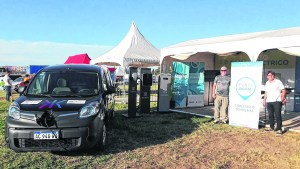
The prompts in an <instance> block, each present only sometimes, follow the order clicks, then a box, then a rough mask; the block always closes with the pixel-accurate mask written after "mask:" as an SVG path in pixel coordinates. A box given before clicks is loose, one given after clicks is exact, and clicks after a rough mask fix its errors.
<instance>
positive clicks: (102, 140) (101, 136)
mask: <svg viewBox="0 0 300 169" xmlns="http://www.w3.org/2000/svg"><path fill="white" fill-rule="evenodd" d="M102 124H103V125H102V127H100V128H99V130H98V140H97V148H99V149H100V150H104V148H105V145H106V135H107V130H106V125H105V123H104V122H103V123H102Z"/></svg>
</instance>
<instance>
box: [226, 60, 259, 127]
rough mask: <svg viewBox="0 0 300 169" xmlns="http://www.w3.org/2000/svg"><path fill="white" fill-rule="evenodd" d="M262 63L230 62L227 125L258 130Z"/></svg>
mask: <svg viewBox="0 0 300 169" xmlns="http://www.w3.org/2000/svg"><path fill="white" fill-rule="evenodd" d="M262 69H263V62H262V61H258V62H232V63H231V85H230V92H229V124H230V125H235V126H243V127H248V128H252V129H258V123H259V113H260V105H261V84H262Z"/></svg>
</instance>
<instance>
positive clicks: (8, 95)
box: [1, 70, 31, 101]
mask: <svg viewBox="0 0 300 169" xmlns="http://www.w3.org/2000/svg"><path fill="white" fill-rule="evenodd" d="M9 75H10V71H9V70H7V71H6V72H5V75H4V79H3V82H1V86H2V85H3V87H4V90H5V99H6V101H12V100H13V98H12V92H11V90H12V79H11V78H10V76H9ZM30 79H31V78H30V75H28V74H26V75H25V77H24V79H23V83H24V84H28V83H29V81H30Z"/></svg>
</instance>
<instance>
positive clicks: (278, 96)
mask: <svg viewBox="0 0 300 169" xmlns="http://www.w3.org/2000/svg"><path fill="white" fill-rule="evenodd" d="M267 79H268V81H267V82H266V85H265V96H264V101H263V105H264V106H267V110H268V114H269V120H270V129H268V130H267V131H276V134H277V135H281V134H282V118H281V107H282V105H283V104H285V103H286V90H285V88H284V86H283V84H282V82H281V81H280V80H278V79H275V72H273V71H268V73H267ZM274 114H275V119H276V128H274V126H275V122H274Z"/></svg>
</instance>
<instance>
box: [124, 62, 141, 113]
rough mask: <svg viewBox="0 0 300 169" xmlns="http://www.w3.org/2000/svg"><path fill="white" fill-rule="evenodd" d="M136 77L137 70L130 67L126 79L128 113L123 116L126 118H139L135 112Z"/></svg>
mask: <svg viewBox="0 0 300 169" xmlns="http://www.w3.org/2000/svg"><path fill="white" fill-rule="evenodd" d="M137 77H138V74H137V68H136V67H130V68H129V79H128V111H127V114H123V115H124V116H126V117H137V116H139V115H138V114H137V112H136V92H137V84H136V83H137Z"/></svg>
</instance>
